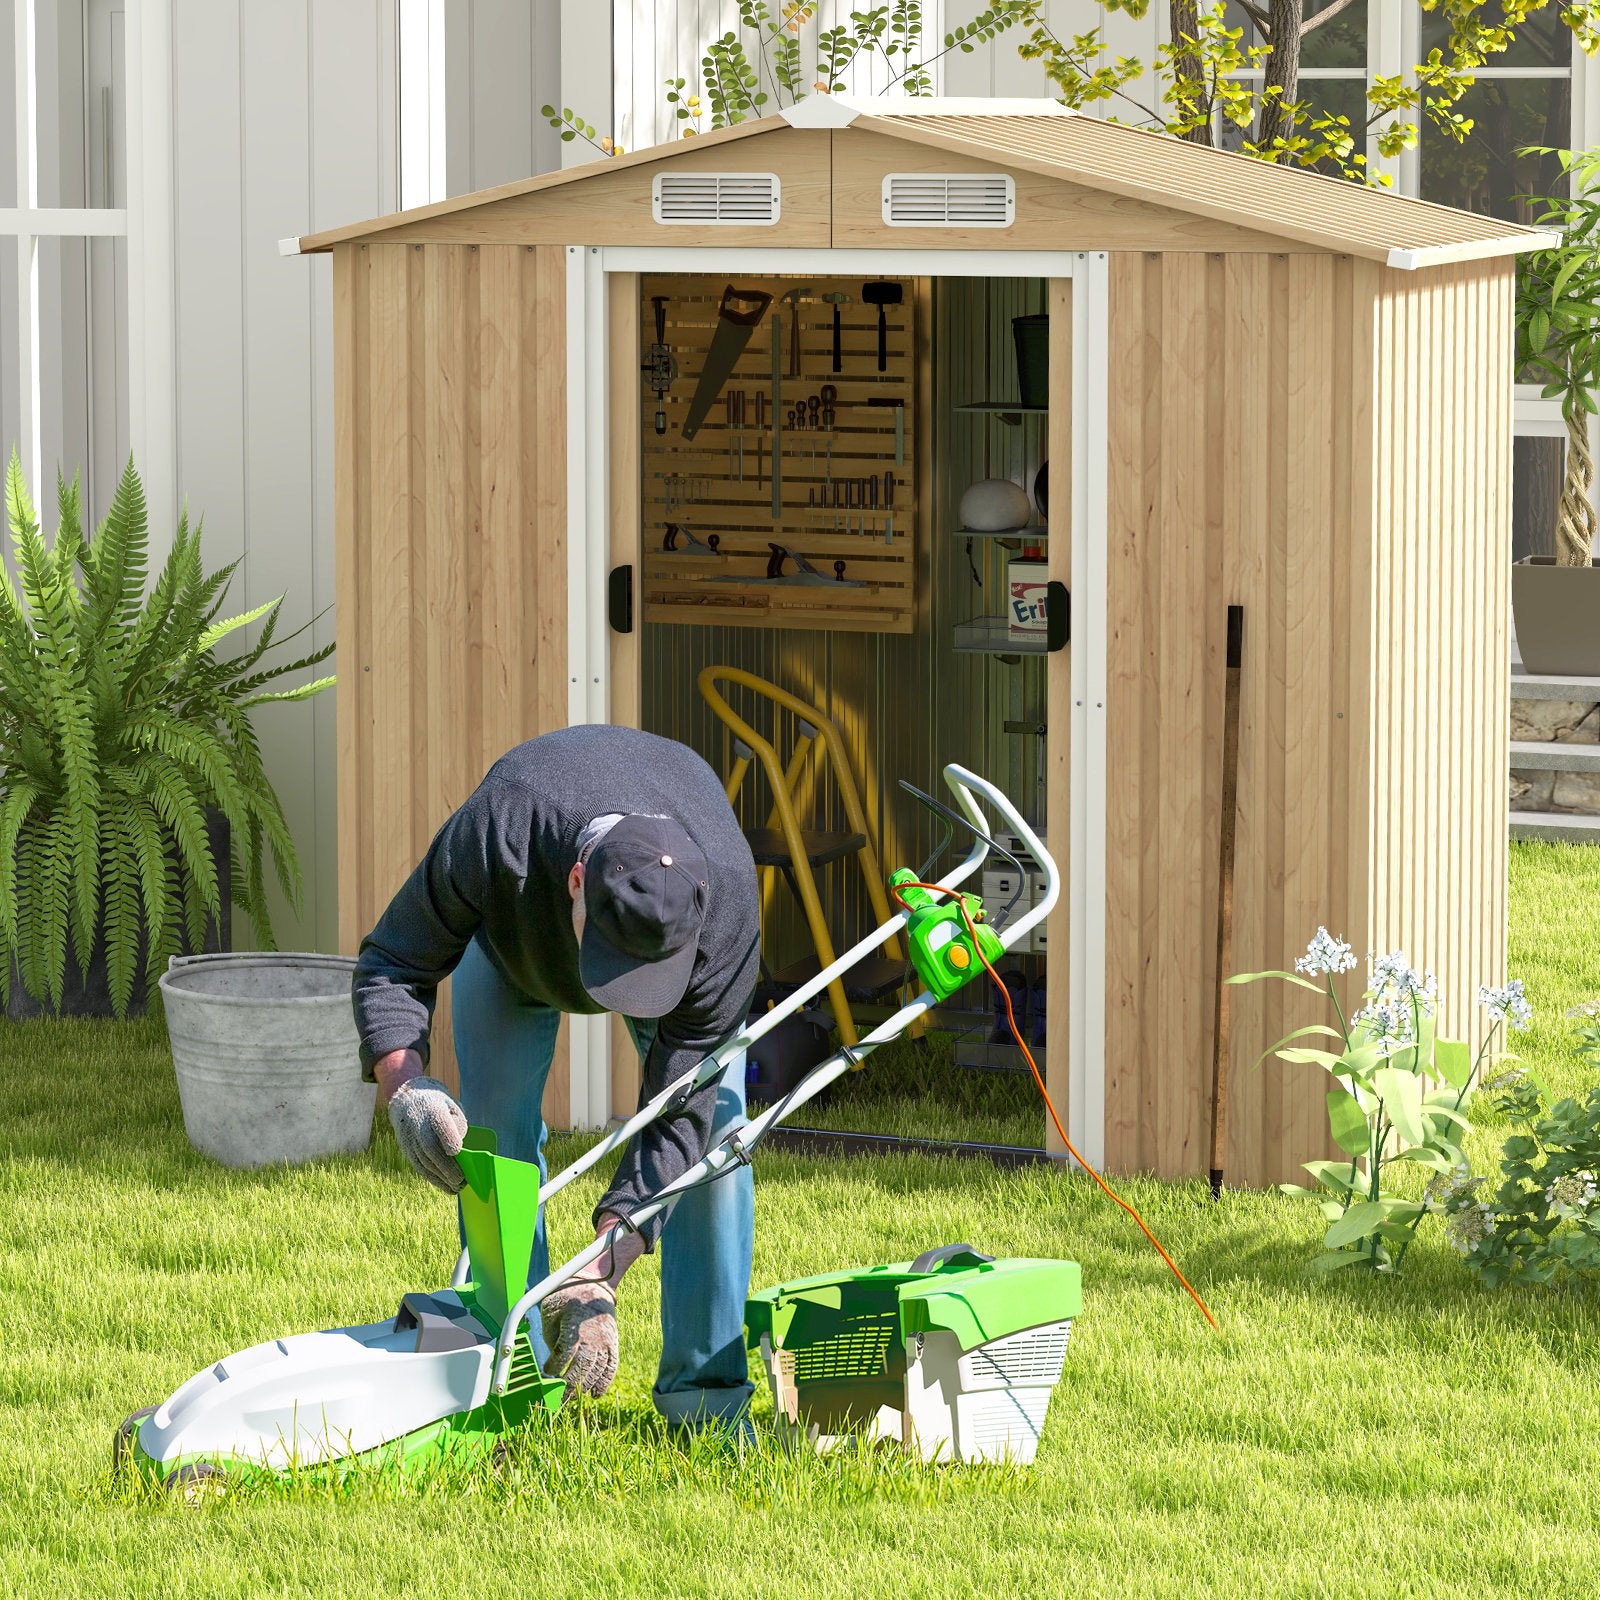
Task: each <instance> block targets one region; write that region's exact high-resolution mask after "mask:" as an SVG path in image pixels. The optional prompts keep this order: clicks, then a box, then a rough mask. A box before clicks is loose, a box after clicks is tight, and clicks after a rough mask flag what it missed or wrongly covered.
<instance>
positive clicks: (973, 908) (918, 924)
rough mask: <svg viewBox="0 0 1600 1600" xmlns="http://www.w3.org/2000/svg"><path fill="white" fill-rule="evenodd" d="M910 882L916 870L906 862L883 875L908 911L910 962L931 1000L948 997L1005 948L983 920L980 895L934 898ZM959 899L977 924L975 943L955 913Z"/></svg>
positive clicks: (907, 938)
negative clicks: (930, 995)
mask: <svg viewBox="0 0 1600 1600" xmlns="http://www.w3.org/2000/svg"><path fill="white" fill-rule="evenodd" d="M916 882H917V875H916V873H914V872H913V871H912V870H911V869H910V868H909V867H900V868H898V869H897V870H896V871H895V872H893V873H892V874H891V875H890V877H889V887H890V889H892V890H893V891H894V893H895V894H897V895H898V896H899V897H900V901H901V903H902V904H903V905H904V906H905V907H906V908H907V910H908V911H909V912H910V913H911V917H910V921H909V922H908V923H907V924H906V940H907V942H908V943H909V944H910V946H911V964H912V966H914V967H915V968H916V969H917V976H918V977H920V978H921V979H922V981H923V983H924V984H926V985H927V987H928V988H929V989H930V990H931V991H932V993H933V996H934V998H935V999H936V1000H948V999H949V998H950V996H951V995H953V994H954V993H955V992H956V990H957V989H959V988H961V987H962V985H963V984H966V983H970V982H971V981H972V979H973V978H975V977H976V976H977V975H978V974H979V973H981V972H982V971H983V963H984V960H987V961H988V962H989V963H990V965H993V964H994V963H995V962H996V961H998V960H999V959H1000V957H1001V956H1003V955H1004V954H1005V947H1004V946H1003V945H1002V944H1001V943H1000V940H999V937H998V936H997V935H996V934H995V932H994V930H993V929H992V928H990V927H989V925H988V924H987V923H986V922H985V921H984V911H983V900H982V898H981V897H980V896H978V895H975V894H964V895H962V896H961V897H960V899H959V901H958V900H957V899H956V898H954V897H952V898H951V899H948V900H935V899H934V898H933V896H932V895H931V894H929V893H928V891H927V890H926V889H919V888H917V887H916V886H915V885H916ZM962 905H965V906H966V908H967V916H970V917H971V918H972V925H973V927H974V928H976V929H977V934H978V943H977V945H976V947H975V946H974V945H973V942H972V935H971V934H970V933H969V932H968V931H967V923H966V918H964V917H963V916H962V914H961V907H962ZM980 952H981V957H980Z"/></svg>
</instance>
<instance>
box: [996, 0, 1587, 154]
mask: <svg viewBox="0 0 1600 1600" xmlns="http://www.w3.org/2000/svg"><path fill="white" fill-rule="evenodd" d="M1098 4H1099V6H1100V10H1101V11H1102V13H1105V14H1109V13H1112V12H1122V13H1125V14H1126V15H1128V16H1131V17H1136V18H1139V17H1144V16H1145V15H1147V14H1148V12H1149V10H1150V5H1151V0H1098ZM1349 4H1350V0H1328V3H1323V4H1318V5H1315V6H1312V5H1308V4H1306V3H1305V0H1238V3H1237V9H1238V11H1240V12H1243V14H1244V17H1245V18H1246V19H1248V31H1249V34H1250V37H1249V39H1248V40H1247V39H1246V28H1245V26H1243V25H1240V26H1230V25H1229V24H1230V9H1229V7H1228V6H1227V5H1226V4H1224V3H1223V0H1215V3H1212V4H1204V5H1203V4H1201V3H1200V0H1168V28H1167V30H1166V33H1167V42H1166V43H1165V44H1163V45H1162V46H1161V47H1160V48H1159V49H1158V50H1157V52H1156V55H1155V59H1154V62H1153V68H1154V70H1153V73H1152V78H1153V80H1154V93H1153V95H1152V97H1151V98H1150V99H1149V100H1142V99H1139V98H1137V97H1136V92H1135V90H1134V89H1133V88H1132V87H1131V86H1132V85H1134V84H1136V83H1137V82H1138V81H1139V80H1141V79H1143V78H1144V76H1145V63H1144V62H1143V61H1142V60H1140V59H1139V58H1138V57H1136V56H1112V55H1111V54H1110V53H1109V52H1108V50H1107V48H1106V45H1105V41H1104V39H1103V38H1102V36H1101V29H1100V28H1098V27H1096V28H1091V29H1089V30H1088V31H1086V32H1084V33H1081V34H1076V35H1073V36H1072V37H1070V38H1062V37H1061V36H1059V35H1058V34H1057V33H1056V32H1055V31H1054V29H1053V28H1051V26H1050V24H1049V22H1048V21H1047V20H1046V19H1044V18H1042V17H1034V18H1031V19H1029V28H1028V32H1027V35H1026V36H1025V37H1024V39H1023V41H1022V44H1021V46H1020V51H1021V54H1022V55H1023V57H1024V58H1026V59H1028V60H1034V61H1038V62H1039V63H1040V64H1041V65H1042V66H1043V68H1044V71H1045V74H1046V76H1047V77H1048V78H1049V79H1050V82H1051V83H1052V85H1054V87H1055V88H1056V89H1057V91H1058V92H1059V93H1060V96H1061V98H1062V100H1063V101H1064V102H1065V103H1066V104H1067V105H1069V106H1073V107H1082V106H1087V105H1090V104H1093V103H1095V102H1098V101H1105V102H1110V103H1111V104H1112V106H1113V108H1114V109H1115V110H1116V112H1117V113H1118V114H1119V115H1121V114H1126V115H1128V119H1129V120H1131V121H1136V122H1138V123H1140V124H1142V125H1144V126H1148V127H1155V128H1160V129H1163V130H1164V131H1166V132H1168V133H1171V134H1175V135H1177V137H1179V138H1180V139H1187V140H1189V141H1190V142H1192V143H1195V144H1206V145H1209V144H1213V143H1215V141H1216V137H1217V134H1218V132H1219V131H1220V130H1221V128H1223V127H1224V126H1231V127H1232V128H1234V129H1237V130H1239V132H1240V134H1241V148H1242V149H1243V150H1244V152H1245V154H1247V155H1252V156H1257V157H1259V158H1260V159H1262V160H1264V161H1274V162H1280V163H1283V164H1286V165H1290V166H1299V167H1315V168H1319V169H1321V170H1323V171H1325V172H1333V173H1336V174H1338V175H1339V176H1341V177H1344V178H1349V179H1352V180H1354V181H1356V182H1361V183H1369V182H1370V183H1373V184H1375V185H1380V186H1386V185H1387V184H1389V183H1390V181H1391V179H1390V177H1389V174H1387V173H1382V174H1377V175H1373V174H1371V173H1370V172H1369V170H1368V165H1367V153H1366V145H1367V140H1368V139H1369V138H1371V139H1372V140H1373V141H1374V142H1375V145H1376V148H1377V150H1378V153H1379V154H1380V155H1382V156H1383V157H1385V158H1392V157H1394V156H1396V155H1398V154H1399V153H1400V152H1401V151H1402V150H1407V149H1412V148H1414V147H1415V146H1416V144H1417V138H1418V126H1419V123H1420V122H1424V121H1425V122H1426V123H1427V124H1428V126H1429V130H1430V134H1437V135H1442V136H1443V138H1444V139H1447V140H1449V141H1452V142H1453V143H1454V144H1455V145H1458V146H1459V145H1461V144H1462V143H1463V142H1464V141H1465V140H1466V139H1467V138H1468V136H1469V135H1470V134H1471V132H1472V129H1473V119H1472V118H1471V117H1468V116H1464V115H1463V114H1462V112H1461V110H1460V105H1461V102H1462V100H1463V98H1464V97H1465V96H1466V94H1467V92H1468V91H1469V90H1470V89H1471V88H1472V87H1473V85H1474V84H1475V83H1476V82H1477V81H1478V79H1477V74H1478V71H1479V69H1481V68H1483V67H1485V66H1489V65H1492V63H1493V62H1494V60H1495V58H1496V57H1498V56H1502V55H1504V54H1505V52H1506V51H1507V50H1508V49H1509V48H1510V47H1511V45H1512V44H1513V43H1514V42H1515V41H1516V39H1517V37H1518V36H1519V34H1522V35H1524V36H1526V34H1528V33H1529V32H1532V31H1533V30H1534V29H1535V28H1540V29H1542V31H1543V32H1544V33H1546V34H1549V35H1557V34H1559V35H1560V37H1561V38H1563V39H1565V38H1566V32H1564V31H1563V30H1570V33H1571V34H1572V35H1573V36H1574V37H1575V38H1576V39H1577V41H1578V44H1579V46H1580V47H1581V48H1582V49H1583V50H1585V51H1586V52H1588V53H1589V54H1593V53H1594V52H1595V50H1596V49H1600V4H1596V3H1595V0H1514V3H1511V4H1501V3H1500V0H1421V7H1422V9H1423V10H1424V11H1428V12H1438V13H1439V14H1440V15H1441V16H1443V17H1444V18H1445V20H1446V21H1447V22H1448V24H1449V33H1448V37H1447V39H1446V41H1445V45H1444V47H1443V48H1442V49H1440V48H1434V49H1432V50H1430V51H1429V52H1428V55H1427V57H1426V58H1425V59H1424V60H1421V61H1418V62H1416V63H1415V65H1414V66H1413V67H1412V69H1411V71H1410V72H1407V73H1401V74H1398V75H1396V76H1394V77H1383V76H1382V75H1381V74H1380V75H1377V76H1374V77H1373V78H1372V80H1371V82H1370V84H1369V85H1368V87H1367V91H1366V100H1367V108H1366V112H1365V114H1364V116H1358V117H1356V118H1355V119H1352V118H1351V117H1350V116H1348V115H1346V114H1344V113H1342V112H1332V111H1328V110H1325V109H1319V108H1318V107H1317V105H1316V104H1315V102H1314V100H1312V99H1310V98H1306V97H1303V96H1302V95H1301V92H1300V89H1301V77H1300V58H1301V54H1302V50H1303V47H1304V44H1305V41H1306V40H1307V39H1308V38H1313V37H1315V36H1316V34H1317V33H1318V31H1319V30H1323V29H1326V30H1327V32H1328V33H1329V34H1334V35H1335V36H1336V35H1337V32H1338V30H1339V29H1340V28H1342V27H1345V26H1347V25H1348V24H1349V23H1350V22H1351V20H1352V17H1351V13H1350V12H1349V10H1348V9H1347V8H1348V6H1349ZM1373 12H1374V15H1375V13H1376V8H1375V7H1374V8H1373ZM1341 18H1343V21H1342V22H1341V21H1340V19H1341ZM1369 25H1374V24H1373V21H1372V19H1371V18H1369ZM1359 37H1360V36H1359V35H1358V38H1359ZM1363 53H1364V50H1363ZM1247 74H1248V75H1247ZM1312 88H1313V91H1314V90H1315V85H1312Z"/></svg>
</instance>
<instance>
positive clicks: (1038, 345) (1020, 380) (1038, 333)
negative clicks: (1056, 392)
mask: <svg viewBox="0 0 1600 1600" xmlns="http://www.w3.org/2000/svg"><path fill="white" fill-rule="evenodd" d="M1011 336H1012V338H1013V339H1015V340H1016V344H1017V388H1018V391H1019V393H1020V394H1021V396H1022V404H1023V405H1025V406H1029V407H1032V408H1035V409H1038V408H1041V407H1044V406H1047V405H1049V404H1050V313H1049V312H1048V311H1042V312H1039V313H1037V314H1035V315H1033V316H1027V317H1013V318H1012V319H1011Z"/></svg>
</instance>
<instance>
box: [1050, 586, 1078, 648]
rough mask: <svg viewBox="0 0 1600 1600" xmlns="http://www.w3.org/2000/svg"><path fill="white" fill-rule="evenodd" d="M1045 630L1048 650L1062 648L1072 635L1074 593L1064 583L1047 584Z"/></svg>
mask: <svg viewBox="0 0 1600 1600" xmlns="http://www.w3.org/2000/svg"><path fill="white" fill-rule="evenodd" d="M1044 630H1045V631H1044V647H1045V649H1046V650H1050V651H1055V650H1060V649H1062V648H1064V647H1065V645H1066V643H1067V641H1068V640H1069V639H1070V638H1071V637H1072V594H1071V592H1070V591H1069V590H1068V588H1067V586H1066V584H1064V583H1048V584H1046V585H1045V591H1044Z"/></svg>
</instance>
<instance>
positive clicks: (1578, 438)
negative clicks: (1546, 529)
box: [1516, 146, 1600, 567]
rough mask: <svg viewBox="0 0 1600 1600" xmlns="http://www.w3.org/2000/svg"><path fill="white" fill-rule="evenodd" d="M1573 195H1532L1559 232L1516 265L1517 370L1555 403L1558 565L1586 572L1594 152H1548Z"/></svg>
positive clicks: (1596, 328) (1598, 361) (1599, 321)
mask: <svg viewBox="0 0 1600 1600" xmlns="http://www.w3.org/2000/svg"><path fill="white" fill-rule="evenodd" d="M1523 154H1525V155H1552V156H1554V157H1555V158H1556V159H1557V161H1559V163H1560V166H1561V171H1562V172H1564V173H1565V174H1566V175H1567V178H1568V181H1569V184H1570V185H1571V189H1572V192H1571V194H1570V196H1568V197H1566V198H1563V197H1561V196H1558V195H1541V196H1532V197H1530V198H1531V199H1532V202H1533V204H1534V205H1535V206H1536V207H1537V208H1538V212H1537V215H1536V218H1535V220H1536V221H1537V223H1538V224H1539V225H1540V226H1543V227H1553V228H1559V229H1561V238H1560V240H1559V241H1558V242H1557V243H1555V244H1553V245H1551V246H1550V247H1549V248H1548V249H1544V250H1530V251H1529V252H1528V253H1527V254H1526V255H1524V256H1520V257H1519V258H1518V260H1517V302H1516V326H1517V363H1518V370H1519V373H1520V374H1521V375H1522V376H1523V377H1525V378H1526V379H1527V380H1528V381H1529V382H1533V383H1541V384H1543V388H1542V389H1541V390H1540V393H1541V394H1542V395H1543V396H1544V398H1545V399H1547V400H1553V399H1556V398H1557V397H1559V398H1560V400H1561V416H1562V419H1563V421H1564V422H1565V423H1566V427H1567V459H1566V471H1565V474H1564V476H1563V478H1562V483H1561V499H1560V501H1559V503H1558V505H1557V508H1556V560H1557V561H1558V562H1559V563H1560V564H1561V565H1562V566H1565V567H1586V566H1588V564H1589V560H1590V557H1591V555H1592V554H1593V552H1594V540H1595V510H1594V503H1593V500H1592V499H1591V497H1590V489H1591V486H1592V485H1593V483H1594V457H1593V456H1592V455H1591V454H1590V452H1589V418H1590V417H1591V416H1592V415H1593V414H1594V413H1595V411H1596V403H1595V397H1594V391H1595V388H1596V385H1600V150H1582V151H1576V150H1550V149H1546V148H1545V147H1543V146H1532V147H1530V148H1529V149H1528V150H1526V151H1524V152H1523Z"/></svg>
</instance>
